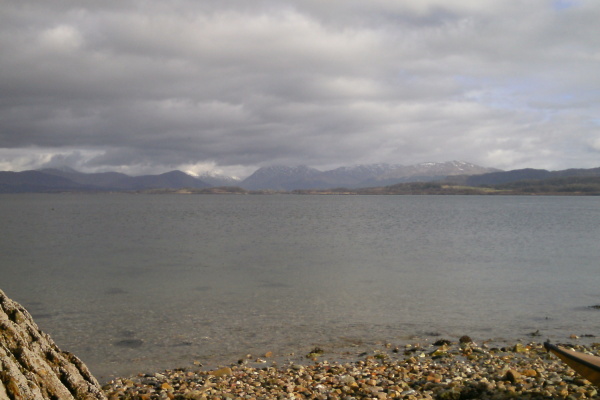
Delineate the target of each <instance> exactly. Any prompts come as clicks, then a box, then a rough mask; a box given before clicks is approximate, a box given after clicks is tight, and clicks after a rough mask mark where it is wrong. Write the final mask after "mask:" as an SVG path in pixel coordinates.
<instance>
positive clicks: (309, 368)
mask: <svg viewBox="0 0 600 400" xmlns="http://www.w3.org/2000/svg"><path fill="white" fill-rule="evenodd" d="M565 346H566V347H570V348H574V349H575V350H578V351H583V352H587V353H590V354H598V353H599V352H600V344H591V345H580V344H575V345H568V344H565ZM196 367H197V368H188V369H176V370H167V371H162V372H157V373H149V374H139V375H136V376H132V377H123V378H117V379H113V380H111V381H110V382H108V383H107V384H105V385H104V386H103V390H104V392H105V393H106V396H107V397H108V398H109V399H200V400H205V399H206V400H211V399H248V400H251V399H305V398H306V399H318V400H325V399H340V400H353V399H377V400H386V399H456V400H458V399H514V398H519V399H589V398H596V396H597V395H598V391H597V390H598V389H597V388H596V387H595V386H593V385H592V384H591V383H590V382H589V381H587V380H586V379H583V378H582V377H580V376H579V375H578V374H577V373H576V372H575V371H573V370H572V369H570V368H569V367H568V366H566V365H565V364H563V363H562V362H561V361H559V360H558V359H557V358H556V357H554V356H553V355H551V354H548V353H547V352H546V350H545V349H544V347H543V344H542V343H541V342H516V343H514V344H511V345H506V346H503V347H496V345H495V344H494V343H486V342H483V343H476V342H473V341H472V340H471V339H470V338H469V337H466V336H464V337H461V338H460V339H459V340H456V339H454V340H452V341H451V340H445V339H439V340H437V341H436V342H435V343H431V344H424V345H421V344H419V343H414V344H406V345H402V346H399V347H397V346H394V345H393V344H390V343H380V344H377V345H374V346H369V347H367V348H365V347H361V346H357V347H356V348H354V349H353V350H349V351H334V352H329V351H328V350H327V349H321V348H318V347H315V348H314V349H312V350H311V351H309V352H308V353H306V354H286V355H277V354H272V353H271V352H266V353H264V354H261V355H251V354H248V355H246V356H245V357H244V358H242V359H239V360H232V363H231V364H229V365H219V366H210V367H209V366H203V365H201V364H199V363H198V365H197V366H196Z"/></svg>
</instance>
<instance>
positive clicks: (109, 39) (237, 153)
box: [0, 0, 600, 173]
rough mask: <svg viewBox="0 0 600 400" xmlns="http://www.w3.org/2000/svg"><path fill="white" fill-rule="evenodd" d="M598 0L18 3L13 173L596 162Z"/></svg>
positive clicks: (6, 139) (1, 145)
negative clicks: (67, 168)
mask: <svg viewBox="0 0 600 400" xmlns="http://www.w3.org/2000/svg"><path fill="white" fill-rule="evenodd" d="M599 17H600V5H599V4H598V3H597V2H595V1H593V0H588V1H570V2H565V1H562V2H551V1H542V0H534V1H530V2H527V3H525V4H523V3H520V4H518V5H517V4H515V3H511V2H504V1H499V0H498V1H491V0H490V1H468V0H464V1H459V0H455V1H441V0H436V1H434V0H425V1H419V2H390V1H384V0H371V1H363V0H345V1H341V0H332V1H328V2H322V1H312V0H309V1H300V2H288V1H258V2H252V3H250V2H246V1H228V2H217V1H188V0H177V1H172V2H152V1H145V2H144V1H137V2H121V1H103V2H86V3H72V2H66V1H64V2H63V1H56V0H51V1H46V2H33V1H21V2H8V3H5V4H3V5H2V13H0V49H1V50H0V52H1V54H0V55H1V57H0V169H24V168H31V167H36V166H40V165H53V164H57V163H58V162H61V161H62V162H64V163H65V164H68V165H71V166H73V167H76V168H80V169H83V170H103V169H104V170H108V169H114V170H122V171H126V172H140V173H141V172H160V171H164V170H166V169H167V168H184V169H187V170H192V171H200V170H202V169H206V168H221V169H224V170H226V171H230V172H248V171H251V170H252V169H253V168H256V167H258V166H261V165H268V164H275V163H279V164H308V165H312V166H317V167H318V166H336V165H350V164H355V163H369V162H392V163H404V164H409V163H415V162H422V161H445V160H450V159H462V160H467V161H471V162H476V163H480V164H483V165H487V166H494V167H500V168H517V167H525V166H533V167H546V168H565V167H572V166H573V167H577V166H578V167H590V166H597V164H598V162H597V160H598V155H599V152H600V134H599V125H600V122H599V121H598V119H597V118H598V117H597V115H599V111H600V110H599V106H598V104H600V103H599V101H598V100H600V77H599V75H598V73H597V71H598V66H599V65H598V64H599V61H600V53H599V51H598V49H599V48H600V34H599V33H600V32H598V27H597V26H598V24H597V21H598V18H599Z"/></svg>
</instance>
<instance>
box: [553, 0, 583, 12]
mask: <svg viewBox="0 0 600 400" xmlns="http://www.w3.org/2000/svg"><path fill="white" fill-rule="evenodd" d="M576 5H577V1H575V0H554V1H553V2H552V8H554V9H555V10H557V11H562V10H568V9H569V8H573V7H575V6H576Z"/></svg>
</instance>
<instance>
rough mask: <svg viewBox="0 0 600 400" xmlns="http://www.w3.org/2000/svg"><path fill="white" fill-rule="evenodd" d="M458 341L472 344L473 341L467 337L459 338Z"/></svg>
mask: <svg viewBox="0 0 600 400" xmlns="http://www.w3.org/2000/svg"><path fill="white" fill-rule="evenodd" d="M458 341H459V342H460V343H472V342H473V340H472V339H471V338H470V337H469V336H467V335H464V336H461V337H460V339H458Z"/></svg>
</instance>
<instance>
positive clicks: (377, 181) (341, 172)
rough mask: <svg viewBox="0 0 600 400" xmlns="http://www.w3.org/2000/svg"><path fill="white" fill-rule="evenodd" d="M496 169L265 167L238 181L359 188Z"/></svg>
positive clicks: (253, 185) (277, 186) (248, 185)
mask: <svg viewBox="0 0 600 400" xmlns="http://www.w3.org/2000/svg"><path fill="white" fill-rule="evenodd" d="M493 171H497V170H496V169H493V168H485V167H481V166H478V165H475V164H471V163H468V162H464V161H448V162H443V163H434V162H429V163H421V164H416V165H408V166H404V165H399V164H367V165H355V166H351V167H339V168H336V169H333V170H329V171H319V170H317V169H314V168H309V167H306V166H298V167H286V166H273V167H264V168H260V169H259V170H257V171H256V172H255V173H254V174H252V175H251V176H249V177H248V178H246V179H245V180H244V181H242V182H241V183H240V186H242V187H243V188H245V189H250V190H260V189H272V190H294V189H330V188H337V187H347V188H358V187H368V186H384V185H392V184H395V183H402V182H415V181H432V180H437V179H443V178H445V177H447V176H455V175H476V174H484V173H488V172H493Z"/></svg>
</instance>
